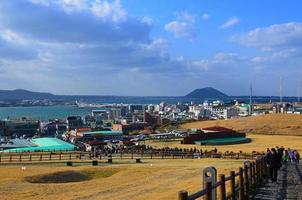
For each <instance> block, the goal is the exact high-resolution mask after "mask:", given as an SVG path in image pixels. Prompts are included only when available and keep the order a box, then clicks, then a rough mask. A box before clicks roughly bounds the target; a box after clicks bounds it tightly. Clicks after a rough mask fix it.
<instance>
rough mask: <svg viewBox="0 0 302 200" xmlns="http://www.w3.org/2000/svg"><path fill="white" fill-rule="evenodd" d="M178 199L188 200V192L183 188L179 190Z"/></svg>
mask: <svg viewBox="0 0 302 200" xmlns="http://www.w3.org/2000/svg"><path fill="white" fill-rule="evenodd" d="M178 200H188V192H187V191H185V190H182V191H179V192H178Z"/></svg>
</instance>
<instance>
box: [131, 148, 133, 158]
mask: <svg viewBox="0 0 302 200" xmlns="http://www.w3.org/2000/svg"><path fill="white" fill-rule="evenodd" d="M131 159H133V150H132V151H131Z"/></svg>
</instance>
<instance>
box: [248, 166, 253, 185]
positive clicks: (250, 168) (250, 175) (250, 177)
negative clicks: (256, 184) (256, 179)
mask: <svg viewBox="0 0 302 200" xmlns="http://www.w3.org/2000/svg"><path fill="white" fill-rule="evenodd" d="M249 171H250V173H249V182H250V186H252V185H253V164H252V163H250V166H249Z"/></svg>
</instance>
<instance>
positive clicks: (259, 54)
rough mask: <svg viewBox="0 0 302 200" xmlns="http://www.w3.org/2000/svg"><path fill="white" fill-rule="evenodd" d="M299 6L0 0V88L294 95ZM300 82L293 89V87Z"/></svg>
mask: <svg viewBox="0 0 302 200" xmlns="http://www.w3.org/2000/svg"><path fill="white" fill-rule="evenodd" d="M301 7H302V2H301V0H291V1H286V0H279V1H276V0H265V1H263V0H254V1H242V0H229V1H221V0H187V1H183V0H165V1H163V0H121V1H119V0H113V1H111V0H0V89H16V88H23V89H28V90H33V91H44V92H52V93H54V94H96V95H148V96H150V95H163V96H166V95H173V96H176V95H184V94H186V93H188V92H190V91H191V90H193V89H196V88H201V87H207V86H212V87H214V88H217V89H219V90H221V91H223V92H225V93H227V94H229V95H246V94H248V93H249V85H250V83H251V82H252V85H253V90H254V93H255V94H256V95H279V82H280V77H282V78H281V82H282V87H283V94H284V95H292V96H294V95H296V94H297V82H298V81H297V80H298V79H299V78H301V79H302V13H301ZM301 82H302V81H301Z"/></svg>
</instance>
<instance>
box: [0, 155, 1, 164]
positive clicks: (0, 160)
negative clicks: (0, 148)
mask: <svg viewBox="0 0 302 200" xmlns="http://www.w3.org/2000/svg"><path fill="white" fill-rule="evenodd" d="M0 162H1V154H0Z"/></svg>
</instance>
